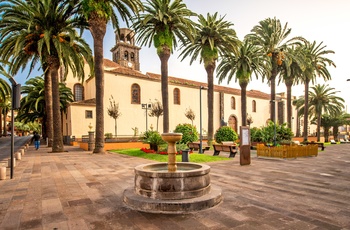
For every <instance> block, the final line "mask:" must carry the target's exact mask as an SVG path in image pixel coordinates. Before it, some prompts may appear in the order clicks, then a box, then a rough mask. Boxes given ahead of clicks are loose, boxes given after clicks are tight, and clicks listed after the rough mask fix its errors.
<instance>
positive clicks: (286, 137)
mask: <svg viewBox="0 0 350 230" xmlns="http://www.w3.org/2000/svg"><path fill="white" fill-rule="evenodd" d="M275 129H276V142H277V143H284V142H287V141H290V140H292V137H293V132H292V131H291V129H290V128H288V127H287V124H286V123H284V124H282V125H279V124H276V127H275V124H274V123H273V122H272V121H270V122H269V123H268V125H267V126H264V127H261V128H256V127H254V128H251V129H250V136H251V141H252V142H265V143H273V142H274V136H275Z"/></svg>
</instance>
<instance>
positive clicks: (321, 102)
mask: <svg viewBox="0 0 350 230" xmlns="http://www.w3.org/2000/svg"><path fill="white" fill-rule="evenodd" d="M336 93H337V91H335V89H334V88H332V87H329V86H328V85H320V84H317V85H315V86H313V87H311V90H310V91H309V97H308V100H309V102H308V107H305V104H306V103H305V96H304V97H300V98H299V99H298V100H299V102H300V103H298V105H297V106H299V109H301V110H302V111H305V108H308V109H306V111H307V114H308V117H314V118H315V120H316V124H317V131H316V132H317V141H320V128H321V119H322V115H323V114H327V115H330V116H335V115H339V114H341V112H342V111H343V109H344V108H345V107H344V104H343V103H344V102H345V101H344V99H343V98H341V97H338V96H336ZM304 119H305V118H304Z"/></svg>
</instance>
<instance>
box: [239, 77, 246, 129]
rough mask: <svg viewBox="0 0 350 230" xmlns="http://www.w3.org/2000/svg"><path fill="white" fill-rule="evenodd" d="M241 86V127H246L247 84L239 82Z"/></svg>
mask: <svg viewBox="0 0 350 230" xmlns="http://www.w3.org/2000/svg"><path fill="white" fill-rule="evenodd" d="M239 85H240V86H241V113H242V115H241V116H242V126H246V125H247V85H248V83H247V82H240V83H239Z"/></svg>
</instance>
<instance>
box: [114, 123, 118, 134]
mask: <svg viewBox="0 0 350 230" xmlns="http://www.w3.org/2000/svg"><path fill="white" fill-rule="evenodd" d="M114 135H115V137H117V119H114Z"/></svg>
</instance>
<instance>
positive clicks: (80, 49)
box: [0, 0, 93, 152]
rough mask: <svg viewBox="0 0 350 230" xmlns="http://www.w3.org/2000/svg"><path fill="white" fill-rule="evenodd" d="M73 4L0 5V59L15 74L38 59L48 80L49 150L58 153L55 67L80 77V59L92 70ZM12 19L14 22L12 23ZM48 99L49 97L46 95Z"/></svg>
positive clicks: (53, 0) (54, 0)
mask: <svg viewBox="0 0 350 230" xmlns="http://www.w3.org/2000/svg"><path fill="white" fill-rule="evenodd" d="M78 9H79V8H78V7H77V4H76V3H74V2H72V1H70V0H43V1H41V0H34V1H17V0H7V1H6V2H5V3H4V4H1V8H0V10H2V12H4V13H3V15H2V17H1V23H0V41H1V42H2V46H1V48H0V49H1V52H0V53H1V58H2V59H4V60H11V72H12V73H17V72H18V71H19V69H20V68H21V67H22V68H24V67H25V66H26V65H27V63H28V62H31V68H30V70H32V68H34V66H35V64H36V63H37V62H38V61H40V62H41V66H42V68H43V70H44V72H45V74H48V75H49V76H50V79H51V81H52V108H53V109H52V111H53V116H52V118H53V129H54V130H55V132H54V135H53V144H52V151H53V152H62V151H63V150H64V147H63V139H62V128H61V116H60V115H61V114H60V103H59V78H58V69H59V68H60V66H61V65H62V66H63V67H64V69H65V70H66V71H65V76H66V75H67V74H68V71H72V73H73V76H77V77H78V78H80V79H83V78H84V75H85V73H84V64H85V63H84V61H86V62H87V63H88V64H89V65H90V69H92V66H93V61H92V54H91V53H92V52H91V49H90V48H89V46H88V44H87V43H86V42H85V41H84V40H83V39H82V38H81V37H80V36H78V34H77V31H76V30H75V28H77V27H83V26H84V25H85V24H84V22H83V21H82V18H81V17H79V16H78V15H77V12H78ZM13 21H16V23H13ZM47 99H48V100H50V98H47Z"/></svg>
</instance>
